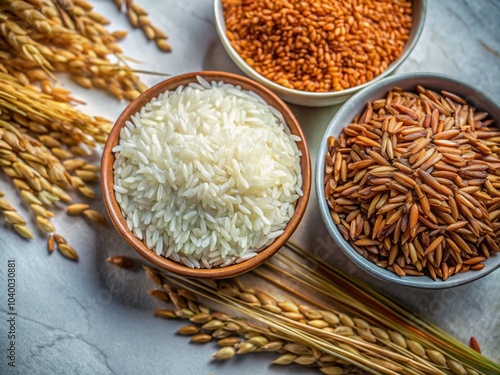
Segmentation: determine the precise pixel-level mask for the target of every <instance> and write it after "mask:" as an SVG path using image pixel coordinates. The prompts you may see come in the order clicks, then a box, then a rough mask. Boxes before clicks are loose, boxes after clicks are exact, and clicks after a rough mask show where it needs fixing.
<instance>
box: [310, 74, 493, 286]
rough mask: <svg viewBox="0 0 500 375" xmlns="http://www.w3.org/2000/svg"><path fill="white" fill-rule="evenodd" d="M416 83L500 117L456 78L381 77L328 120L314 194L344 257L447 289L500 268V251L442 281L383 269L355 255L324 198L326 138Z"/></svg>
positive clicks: (400, 280)
mask: <svg viewBox="0 0 500 375" xmlns="http://www.w3.org/2000/svg"><path fill="white" fill-rule="evenodd" d="M417 85H422V86H424V87H425V88H428V89H433V90H435V91H438V92H439V91H441V90H446V91H449V92H453V93H455V94H458V95H460V96H462V97H463V98H464V99H465V100H466V101H467V102H468V103H469V104H471V105H474V106H475V107H476V108H478V109H480V110H483V111H486V112H488V113H490V115H491V117H492V118H494V119H497V121H498V119H500V107H499V106H498V105H497V104H495V103H494V102H493V101H492V100H491V99H489V98H488V97H487V96H486V95H485V94H483V93H481V92H479V91H478V90H476V89H475V88H474V87H472V86H469V85H467V84H465V83H463V82H461V81H460V80H458V79H455V78H452V77H448V76H444V75H441V74H433V73H411V74H405V75H399V76H394V77H389V78H386V79H384V80H381V81H379V82H377V83H375V84H373V85H372V86H370V87H368V88H365V89H364V90H362V91H360V92H358V93H357V94H355V95H354V96H353V97H352V98H350V99H349V100H348V101H347V102H346V103H345V104H344V105H343V106H342V107H341V108H340V110H339V111H338V112H337V114H336V115H335V117H334V118H333V119H332V121H331V122H330V124H329V126H328V128H327V129H326V132H325V134H324V136H323V140H322V141H321V145H320V148H319V153H318V157H317V162H316V176H315V183H316V194H317V197H318V202H319V207H320V210H321V216H322V217H323V221H324V222H325V224H326V227H327V229H328V232H329V233H330V235H331V236H332V237H333V239H334V240H335V242H336V243H337V245H338V246H339V247H340V249H341V250H342V251H343V252H344V254H345V255H347V257H348V258H349V259H350V260H351V261H353V262H354V263H355V264H356V265H357V266H359V267H360V268H361V269H363V270H364V271H366V272H368V273H369V274H371V275H372V276H375V277H376V278H378V279H381V280H385V281H390V282H393V283H395V284H400V285H406V286H411V287H418V288H425V289H440V288H448V287H453V286H457V285H462V284H466V283H468V282H471V281H473V280H477V279H479V278H481V277H483V276H485V275H487V274H488V273H490V272H492V271H493V270H495V269H496V268H498V267H500V254H497V255H494V256H491V257H490V258H489V259H486V261H485V262H484V263H485V267H484V268H483V269H482V270H479V271H468V272H465V273H459V274H456V275H453V276H451V277H450V278H448V279H446V280H445V281H443V280H441V279H437V280H436V281H434V280H432V278H430V277H428V276H405V277H399V276H398V275H396V274H394V273H392V272H391V271H388V270H386V269H384V268H381V267H378V266H377V265H375V264H374V263H372V262H370V261H369V260H367V259H365V258H364V257H363V256H361V255H360V254H358V253H357V252H356V251H355V250H354V249H353V248H352V246H351V245H350V244H349V242H347V241H346V240H345V239H344V238H343V237H342V235H341V233H340V232H339V230H338V228H337V226H336V225H335V223H334V222H333V220H332V218H331V216H330V208H329V207H328V204H327V202H326V199H325V191H324V190H325V189H324V182H323V181H324V176H325V172H324V171H325V154H326V152H327V150H328V147H327V140H328V137H329V136H331V135H334V136H336V137H338V136H339V135H340V134H341V132H342V130H343V128H344V127H345V126H346V125H347V124H349V123H350V122H351V121H352V119H353V118H354V116H355V115H356V114H359V113H360V112H361V111H362V110H363V109H364V108H365V106H366V103H368V102H373V101H374V100H376V99H380V98H383V97H384V96H385V95H386V94H387V92H389V91H390V90H391V89H392V88H394V87H400V88H402V89H403V90H411V91H414V90H415V88H416V86H417Z"/></svg>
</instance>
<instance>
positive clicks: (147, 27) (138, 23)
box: [114, 0, 172, 52]
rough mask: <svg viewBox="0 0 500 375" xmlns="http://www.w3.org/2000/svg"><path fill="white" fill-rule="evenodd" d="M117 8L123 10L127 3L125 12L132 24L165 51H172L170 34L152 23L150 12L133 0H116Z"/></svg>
mask: <svg viewBox="0 0 500 375" xmlns="http://www.w3.org/2000/svg"><path fill="white" fill-rule="evenodd" d="M114 3H115V5H116V7H117V9H118V10H119V11H123V5H125V12H126V14H127V19H128V21H129V23H130V25H131V26H132V27H134V28H139V29H141V31H142V32H143V34H144V36H145V37H146V38H147V39H148V40H153V41H154V42H155V44H156V46H157V47H158V49H160V50H161V51H163V52H171V51H172V47H171V46H170V44H169V43H168V42H167V39H168V35H167V34H165V33H164V32H163V31H162V30H161V29H160V28H158V27H156V26H154V25H152V24H151V21H150V20H149V17H148V15H149V14H148V12H147V11H146V10H145V9H144V8H142V7H140V6H139V5H137V4H136V3H135V2H134V1H133V0H125V1H114Z"/></svg>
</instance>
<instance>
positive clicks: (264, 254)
mask: <svg viewBox="0 0 500 375" xmlns="http://www.w3.org/2000/svg"><path fill="white" fill-rule="evenodd" d="M197 76H202V77H203V78H205V79H206V80H207V81H209V82H210V81H214V80H215V81H224V82H225V83H231V84H234V85H239V86H241V87H242V88H243V89H245V90H250V91H253V92H255V93H256V94H258V95H260V97H261V98H263V99H264V100H265V101H266V102H267V103H268V104H269V105H271V106H272V107H274V108H275V109H277V110H278V111H279V112H281V113H282V115H283V117H284V119H285V121H286V124H287V125H288V127H289V129H290V131H291V132H292V133H293V134H296V135H298V136H299V137H301V139H302V141H301V142H298V143H297V146H298V148H299V150H300V151H301V152H302V156H301V158H300V166H301V170H302V191H303V193H304V195H303V196H302V197H300V198H299V199H298V201H297V203H296V205H295V213H294V215H293V216H292V218H291V220H290V221H289V223H288V224H287V226H286V228H285V229H284V233H283V234H282V235H281V236H279V237H278V238H276V240H275V241H274V242H273V243H272V244H271V245H270V246H268V247H267V248H265V249H263V250H261V251H260V252H259V253H257V255H256V256H255V257H253V258H251V259H249V260H246V261H244V262H241V263H239V264H233V265H230V266H228V267H224V268H212V269H192V268H189V267H187V266H185V265H183V264H180V263H177V262H174V261H172V260H169V259H166V258H165V257H163V256H160V255H156V253H155V252H154V251H153V250H150V249H148V248H147V247H146V245H145V244H144V243H143V242H142V241H141V240H139V239H138V238H137V237H135V236H134V234H133V233H132V232H130V231H129V230H128V227H127V224H126V221H125V218H124V217H123V215H122V212H121V209H120V206H119V204H118V202H117V201H116V198H115V194H114V190H113V181H114V175H113V163H114V161H115V157H114V153H113V152H112V149H113V147H114V146H116V145H117V143H118V141H119V138H120V130H121V129H122V127H123V126H124V124H125V122H126V121H127V120H129V119H130V117H131V116H132V115H133V114H135V113H136V112H138V111H139V110H140V108H141V107H143V106H144V105H145V104H146V103H148V102H149V101H150V100H151V99H152V98H154V97H157V96H158V95H159V94H161V93H163V92H165V91H167V90H174V89H176V88H177V87H179V86H182V85H184V86H185V85H187V84H189V83H190V82H196V77H197ZM101 165H102V167H101V185H102V191H103V199H104V203H105V206H106V209H107V211H108V213H109V216H110V218H111V220H112V222H113V224H114V226H115V227H116V228H117V230H118V232H119V233H120V234H121V235H122V236H123V237H124V238H125V239H126V241H127V242H128V243H129V244H130V245H131V246H132V247H133V248H134V249H135V250H136V251H137V252H138V253H139V254H140V255H141V256H143V257H144V258H145V259H147V260H149V261H150V262H151V263H153V264H155V265H156V266H158V267H159V268H162V269H165V270H168V271H171V272H174V273H177V274H180V275H183V276H188V277H197V278H226V277H232V276H236V275H239V274H241V273H244V272H247V271H249V270H251V269H253V268H255V267H257V266H258V265H259V264H260V263H262V262H263V261H264V260H266V259H267V258H269V257H270V256H272V255H273V254H274V253H275V252H276V251H277V250H278V249H279V248H281V246H283V244H284V243H285V242H286V240H287V239H288V238H289V237H290V236H291V234H292V233H293V231H294V230H295V228H296V227H297V225H298V224H299V222H300V220H301V219H302V216H303V214H304V211H305V208H306V205H307V202H308V200H309V192H310V187H311V166H310V157H309V149H308V147H307V142H306V139H305V136H304V134H303V132H302V129H301V128H300V125H299V123H298V121H297V119H296V118H295V116H294V115H293V113H292V112H291V110H290V109H289V108H288V107H287V106H286V104H285V103H283V101H282V100H281V99H279V98H278V97H277V96H276V95H275V94H273V93H272V92H270V91H269V90H267V89H266V88H265V87H262V86H261V85H259V84H257V83H255V82H253V81H251V80H250V79H248V78H244V77H240V76H238V75H235V74H232V73H225V72H210V71H206V72H198V73H188V74H183V75H180V76H176V77H172V78H170V79H167V80H165V81H163V82H161V83H159V84H157V85H156V86H153V87H151V88H150V89H149V90H147V91H146V92H145V93H143V94H142V95H141V96H139V97H138V98H137V99H135V100H134V101H132V102H131V103H130V104H129V106H128V107H127V108H126V109H125V111H124V112H123V113H122V114H121V115H120V117H119V118H118V120H117V121H116V123H115V125H114V127H113V129H112V130H111V133H110V135H109V137H108V140H107V142H106V145H105V148H104V151H103V156H102V163H101Z"/></svg>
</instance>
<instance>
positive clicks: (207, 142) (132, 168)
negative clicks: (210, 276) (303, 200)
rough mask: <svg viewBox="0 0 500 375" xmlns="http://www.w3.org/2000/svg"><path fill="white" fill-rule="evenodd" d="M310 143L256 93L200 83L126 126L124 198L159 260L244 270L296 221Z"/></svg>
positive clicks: (121, 175) (121, 176)
mask: <svg viewBox="0 0 500 375" xmlns="http://www.w3.org/2000/svg"><path fill="white" fill-rule="evenodd" d="M300 141H301V140H300V138H299V137H297V136H296V135H292V134H290V131H289V129H288V127H287V126H286V124H285V122H284V119H283V116H282V115H281V114H280V113H279V112H278V111H277V110H276V109H274V108H272V107H270V106H269V105H267V104H266V103H265V102H264V101H263V100H262V99H261V98H260V97H259V96H258V95H256V94H255V93H253V92H250V91H246V90H242V89H241V87H239V86H234V85H231V84H226V83H224V82H215V81H214V82H211V83H209V82H207V81H206V80H204V79H203V78H201V77H198V83H191V84H189V85H188V86H185V87H179V88H178V89H176V90H175V91H167V92H165V93H163V94H161V95H160V96H158V97H157V98H154V99H152V100H151V101H150V102H149V103H148V104H146V105H145V106H144V107H143V108H142V109H141V110H140V112H138V113H136V114H135V115H133V116H132V117H131V119H130V121H127V122H126V124H125V126H124V127H123V129H122V130H121V133H120V141H119V143H118V145H117V146H115V147H114V149H113V152H114V153H115V157H116V160H115V163H114V166H113V168H114V191H115V196H116V199H117V202H118V203H119V205H120V208H121V210H122V213H123V215H124V217H125V219H126V222H127V225H128V228H129V230H131V231H132V232H133V233H134V235H135V236H136V237H137V238H139V239H141V240H142V241H143V242H144V243H145V244H146V246H147V247H148V248H150V249H152V251H155V252H156V253H157V254H158V255H163V256H165V257H167V258H170V259H172V260H174V261H176V262H181V263H183V264H184V265H186V266H188V267H191V268H212V267H226V266H229V265H231V264H233V263H240V262H243V261H245V260H248V259H250V258H252V257H253V256H255V255H256V254H257V252H258V251H260V250H262V249H263V248H265V247H266V246H268V245H270V244H271V243H272V242H273V241H274V240H275V239H276V238H277V237H279V236H280V235H281V234H282V233H283V230H284V228H285V226H286V225H287V223H288V221H289V220H290V218H291V217H292V216H293V213H294V205H295V202H296V201H297V200H298V199H299V197H300V196H301V195H302V191H301V188H300V187H301V185H302V176H301V171H300V152H299V150H298V148H297V144H296V142H300Z"/></svg>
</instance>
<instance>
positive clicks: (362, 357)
mask: <svg viewBox="0 0 500 375" xmlns="http://www.w3.org/2000/svg"><path fill="white" fill-rule="evenodd" d="M145 268H146V272H147V274H148V276H149V277H150V278H151V280H152V281H153V282H155V284H157V285H158V286H159V287H160V289H156V290H153V291H150V292H148V293H149V294H151V295H153V296H155V297H156V298H158V299H160V300H162V301H167V302H170V303H172V304H173V305H174V309H160V310H156V311H155V314H156V315H157V316H159V317H163V318H182V319H188V320H189V321H190V324H189V325H187V326H184V327H182V328H180V329H179V331H178V333H180V334H183V335H190V336H191V341H192V342H195V343H205V342H210V341H217V344H218V345H219V346H220V347H221V348H220V349H219V350H218V351H217V352H216V353H215V355H214V358H215V359H217V360H227V359H230V358H232V357H234V356H236V355H240V354H246V353H251V352H262V351H266V352H269V351H271V352H276V353H277V354H278V357H277V358H276V359H275V360H274V361H273V363H274V364H278V365H289V364H292V363H296V364H299V365H304V366H309V367H314V368H317V369H318V370H319V371H321V372H322V373H324V374H354V373H373V374H391V375H395V374H460V375H462V374H463V375H465V374H469V375H472V374H493V373H499V371H500V365H498V364H496V363H494V362H492V361H491V360H489V359H487V358H485V357H483V356H482V355H481V354H479V353H477V352H476V351H474V350H472V349H470V348H468V347H466V346H465V345H463V344H462V343H460V342H459V341H457V340H455V339H454V338H452V337H451V336H449V335H448V334H446V333H445V332H443V331H441V330H440V329H439V328H437V327H435V326H434V325H432V324H431V323H429V322H427V321H425V320H424V319H422V318H419V317H417V316H415V315H414V314H412V313H411V312H409V311H408V310H406V309H405V308H403V307H401V306H400V305H398V304H397V303H396V302H394V301H393V300H391V299H390V298H388V297H386V296H385V295H383V294H381V293H379V292H377V291H376V290H374V289H372V288H371V287H370V286H368V285H366V284H364V283H363V282H361V281H360V280H357V279H355V278H354V277H352V276H350V275H347V274H345V273H343V272H342V271H339V270H338V269H336V268H335V267H333V266H331V265H330V264H328V263H326V262H324V261H323V260H321V259H320V258H318V257H316V256H314V255H313V254H312V253H311V252H308V251H305V250H303V249H301V248H300V247H298V246H296V245H294V244H292V243H288V244H287V246H286V247H285V248H283V249H282V250H281V251H280V252H279V253H277V255H275V256H274V257H273V259H272V260H271V261H268V262H267V263H266V264H265V265H264V266H263V267H260V268H258V269H257V270H255V271H253V272H252V273H253V276H255V277H256V278H255V277H254V282H255V283H258V284H259V287H260V289H257V288H256V287H253V286H250V285H249V284H243V282H242V281H241V280H239V279H228V280H222V281H212V280H208V281H207V280H192V279H186V278H183V277H180V276H176V275H173V274H166V273H162V272H160V271H156V270H153V269H151V268H148V267H145ZM245 278H247V277H246V276H245ZM281 280H286V282H282V281H281ZM276 287H277V289H276ZM271 290H272V291H271ZM200 300H201V301H203V302H204V303H207V304H204V303H202V302H200ZM208 304H210V305H211V306H212V307H213V308H215V309H217V310H219V311H214V310H212V309H210V308H209V307H207V305H208ZM221 309H222V310H225V312H224V313H223V312H220V310H221Z"/></svg>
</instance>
